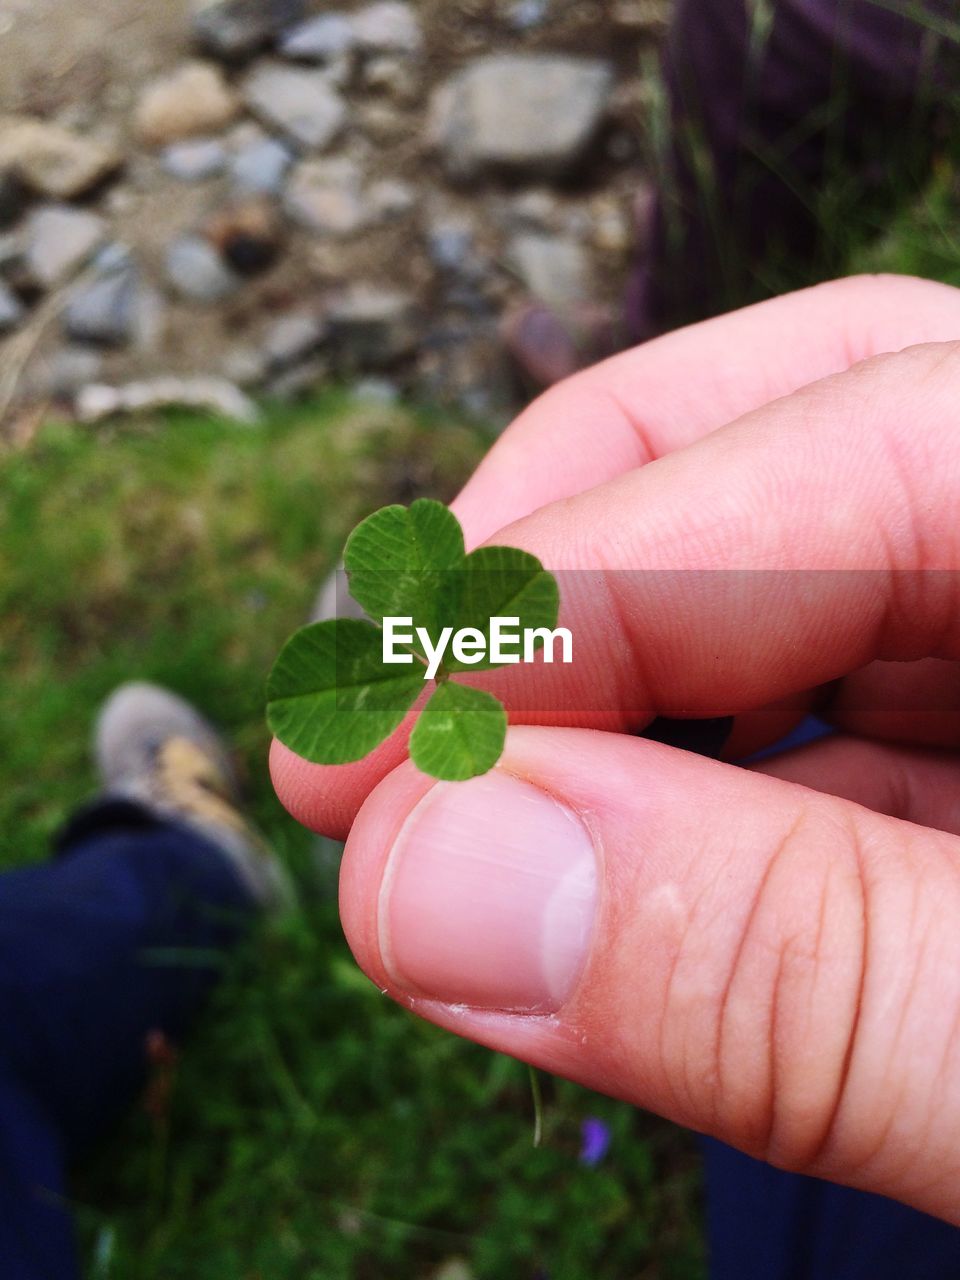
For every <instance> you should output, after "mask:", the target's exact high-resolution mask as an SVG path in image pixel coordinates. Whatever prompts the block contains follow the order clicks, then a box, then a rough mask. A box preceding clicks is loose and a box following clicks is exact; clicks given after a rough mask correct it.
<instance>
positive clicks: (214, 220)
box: [202, 196, 283, 276]
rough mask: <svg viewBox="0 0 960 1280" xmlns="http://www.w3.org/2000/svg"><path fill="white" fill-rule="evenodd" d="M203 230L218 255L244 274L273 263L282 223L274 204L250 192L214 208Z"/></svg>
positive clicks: (280, 241)
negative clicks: (250, 194) (249, 195)
mask: <svg viewBox="0 0 960 1280" xmlns="http://www.w3.org/2000/svg"><path fill="white" fill-rule="evenodd" d="M202 232H203V234H204V236H205V237H206V238H207V240H208V241H209V242H210V243H211V244H212V245H213V246H214V248H215V249H216V250H217V252H218V253H219V254H220V256H221V258H222V259H223V260H224V262H226V263H227V264H228V265H229V266H230V267H232V268H233V270H234V271H237V272H239V273H240V275H243V276H253V275H257V274H258V273H259V272H261V271H266V270H267V268H268V267H272V266H273V264H274V262H276V260H277V257H278V255H279V253H280V250H281V248H282V247H283V227H282V226H281V224H280V218H279V214H278V212H277V209H276V207H275V205H274V204H273V203H272V202H271V201H269V200H267V199H266V198H264V197H262V196H251V197H249V198H247V199H244V200H241V201H239V202H238V203H236V204H231V205H227V206H226V207H225V208H223V209H219V210H217V211H216V212H215V213H213V214H212V215H211V216H210V217H209V218H207V219H206V221H205V222H204V223H203V227H202Z"/></svg>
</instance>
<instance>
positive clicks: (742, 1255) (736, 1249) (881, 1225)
mask: <svg viewBox="0 0 960 1280" xmlns="http://www.w3.org/2000/svg"><path fill="white" fill-rule="evenodd" d="M703 1148H704V1154H705V1157H706V1161H705V1163H706V1179H707V1237H708V1247H709V1256H710V1280H960V1231H958V1230H957V1229H956V1228H955V1227H951V1226H949V1225H948V1224H947V1223H945V1222H941V1221H939V1219H937V1218H931V1217H928V1216H927V1215H926V1214H924V1213H918V1212H917V1210H916V1209H908V1208H907V1207H906V1205H902V1204H897V1203H896V1202H895V1201H893V1200H886V1199H884V1198H883V1197H882V1196H874V1195H868V1194H867V1193H866V1192H864V1191H853V1190H851V1189H850V1188H849V1187H837V1186H834V1185H833V1184H831V1183H828V1182H821V1181H820V1180H819V1179H817V1178H804V1177H800V1176H799V1175H798V1174H793V1173H783V1172H781V1171H780V1170H779V1169H774V1168H772V1167H771V1166H770V1165H766V1164H762V1163H761V1162H760V1161H759V1160H752V1159H751V1158H750V1157H749V1156H745V1155H741V1154H740V1152H739V1151H734V1150H732V1149H731V1148H730V1147H725V1146H724V1145H723V1144H722V1143H719V1142H715V1141H713V1140H712V1139H704V1140H703Z"/></svg>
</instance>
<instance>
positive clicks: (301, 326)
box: [260, 310, 327, 373]
mask: <svg viewBox="0 0 960 1280" xmlns="http://www.w3.org/2000/svg"><path fill="white" fill-rule="evenodd" d="M326 336H327V326H326V324H325V323H324V321H323V320H322V319H321V318H320V316H318V315H317V314H316V313H314V312H313V311H308V310H301V311H292V312H290V314H289V315H285V316H281V317H280V319H279V320H274V321H273V323H272V324H270V325H269V326H268V328H267V329H266V331H265V333H264V334H263V337H262V339H261V342H260V349H261V350H262V352H263V354H264V356H265V357H266V361H267V371H268V372H269V373H277V372H279V371H280V370H281V369H290V368H292V367H293V366H294V365H298V364H300V363H301V362H302V361H303V360H306V359H307V357H308V356H312V355H313V354H314V353H315V352H316V351H317V350H318V349H319V347H320V346H322V344H323V341H324V339H325V338H326Z"/></svg>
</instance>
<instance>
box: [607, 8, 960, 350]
mask: <svg viewBox="0 0 960 1280" xmlns="http://www.w3.org/2000/svg"><path fill="white" fill-rule="evenodd" d="M896 7H897V6H896V0H890V3H889V6H888V5H887V0H769V3H761V2H760V0H756V2H755V3H752V4H750V5H749V6H748V5H747V4H746V3H745V0H678V3H677V7H676V10H675V13H674V19H673V24H672V27H671V31H670V35H669V38H668V41H667V47H666V51H665V55H664V73H665V80H666V85H667V91H668V100H669V109H670V149H669V154H668V155H667V156H666V157H665V158H664V170H663V172H662V173H661V174H660V175H659V180H658V190H657V199H656V201H655V202H654V207H653V211H652V216H651V226H650V227H649V229H648V231H647V234H646V235H645V236H644V239H645V240H646V249H645V253H644V258H643V260H642V262H641V263H640V264H638V268H637V270H636V273H635V275H634V277H633V279H632V281H631V284H630V289H629V295H628V307H627V310H628V323H629V327H630V330H631V336H632V337H633V338H634V340H636V341H640V340H642V339H643V338H646V337H649V336H651V335H652V334H654V333H657V332H662V331H663V330H664V329H668V328H672V327H674V326H675V325H677V324H680V323H685V322H687V321H689V320H694V319H700V318H702V317H704V316H706V315H710V314H716V313H718V312H721V311H724V310H727V309H729V308H731V307H734V306H739V305H742V304H743V303H744V302H747V301H751V300H753V299H755V298H758V297H762V296H764V295H766V294H769V293H773V292H777V291H778V290H780V289H782V288H786V287H791V286H795V285H797V284H801V283H812V282H813V280H815V279H817V278H825V277H826V276H828V275H831V274H834V273H835V272H836V271H837V270H838V269H839V249H838V246H837V245H836V244H834V243H833V241H832V237H831V232H830V230H829V229H827V228H825V227H824V226H823V225H821V223H820V221H819V220H818V217H817V211H816V208H815V205H816V201H817V199H818V197H820V196H821V195H822V193H823V191H824V190H825V189H826V188H827V186H828V184H830V183H833V184H834V186H835V187H836V189H837V191H838V192H841V193H842V191H843V189H844V187H845V188H846V191H847V201H848V207H849V208H850V209H853V208H854V207H855V206H856V204H858V203H860V202H862V200H863V199H865V198H867V199H869V198H871V197H872V196H873V195H874V194H876V195H877V196H878V197H879V198H881V199H882V198H883V195H884V193H885V192H886V190H887V188H889V189H890V190H893V189H899V190H901V191H904V192H905V193H907V194H909V191H910V187H911V174H916V173H919V172H922V170H923V168H924V164H925V161H926V158H927V156H928V155H929V149H930V144H931V127H932V120H933V113H934V111H935V109H936V108H937V107H938V106H942V105H943V104H944V103H945V102H946V101H947V99H948V98H950V96H951V94H952V92H953V91H954V89H955V87H956V86H957V84H958V82H960V80H958V75H957V69H958V51H960V22H958V19H957V16H956V10H955V6H954V5H953V4H952V3H951V2H950V0H916V3H911V4H905V5H904V6H903V8H904V9H905V10H907V11H908V12H909V13H910V14H911V15H913V16H910V17H907V16H903V15H902V14H899V13H897V12H894V9H895V8H896ZM764 10H765V11H767V12H768V13H769V14H770V18H771V20H770V22H769V24H768V29H764V27H763V24H762V22H761V23H760V24H759V25H757V23H753V24H751V20H750V18H749V17H748V13H750V12H760V13H762V12H763V11H764ZM916 15H920V16H919V17H918V16H916ZM840 200H841V203H840V204H839V205H838V208H839V209H840V211H841V212H840V215H839V216H840V219H841V221H842V216H843V214H842V210H843V203H842V194H841V197H840Z"/></svg>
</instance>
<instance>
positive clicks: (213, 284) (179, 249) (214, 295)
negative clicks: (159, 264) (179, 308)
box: [165, 235, 242, 303]
mask: <svg viewBox="0 0 960 1280" xmlns="http://www.w3.org/2000/svg"><path fill="white" fill-rule="evenodd" d="M165 266H166V274H167V280H168V281H169V282H170V285H171V287H172V288H173V289H174V291H175V292H176V293H178V294H179V295H180V297H181V298H186V299H187V300H189V301H191V302H205V303H213V302H222V301H223V300H224V299H225V298H229V297H230V296H231V295H232V294H234V293H236V292H237V290H238V289H239V288H240V286H241V284H242V280H241V278H240V277H239V276H238V275H236V274H235V273H234V272H233V271H231V270H230V268H229V267H228V266H227V265H226V263H225V262H224V261H223V259H222V258H221V257H220V254H219V253H217V251H216V249H214V247H213V245H211V244H210V242H209V241H208V240H205V239H204V238H203V237H202V236H197V235H184V236H179V237H178V238H177V239H176V240H174V241H173V243H172V244H171V245H170V246H169V248H168V249H167V256H166V263H165Z"/></svg>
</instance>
